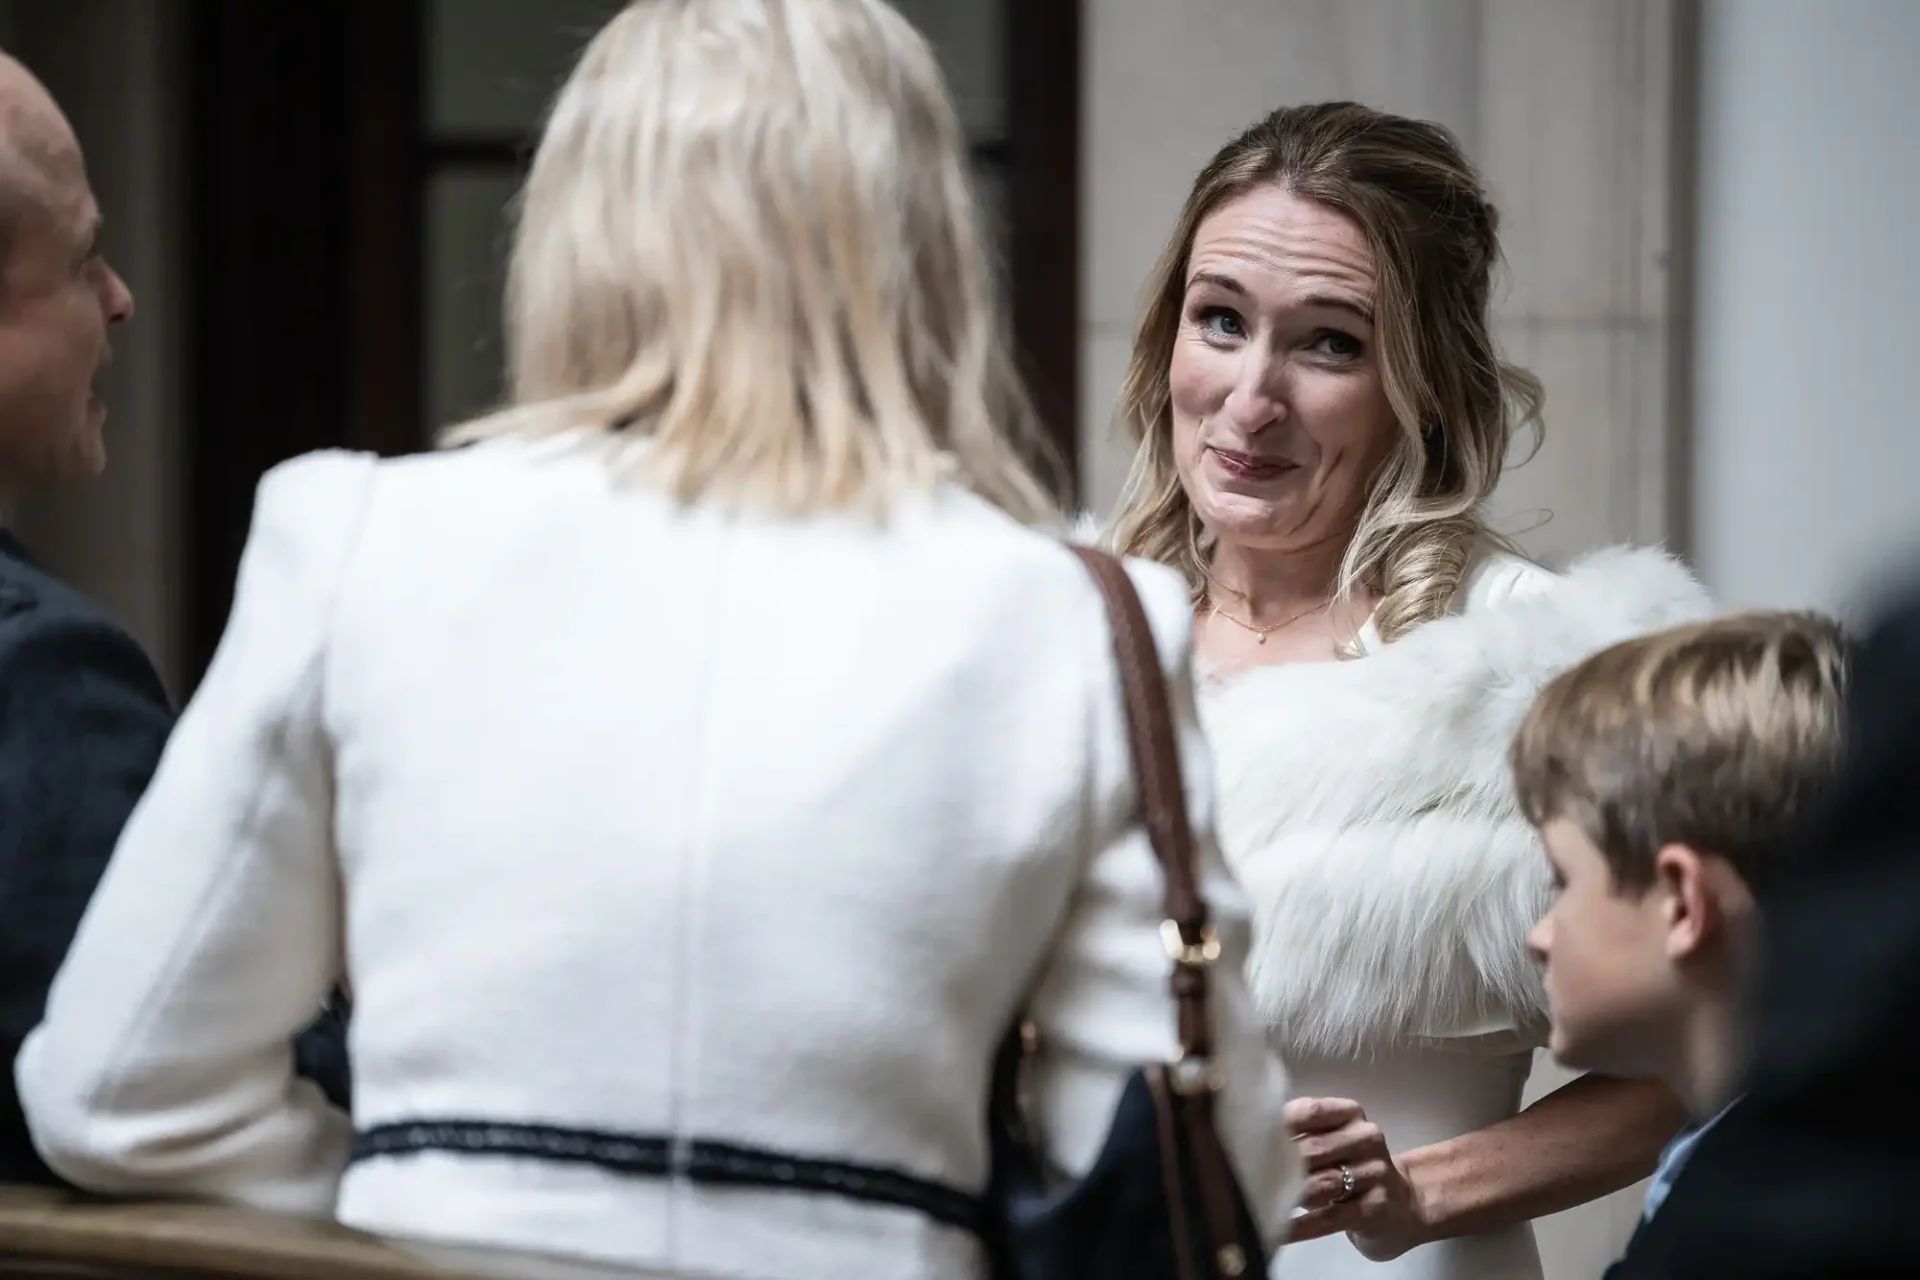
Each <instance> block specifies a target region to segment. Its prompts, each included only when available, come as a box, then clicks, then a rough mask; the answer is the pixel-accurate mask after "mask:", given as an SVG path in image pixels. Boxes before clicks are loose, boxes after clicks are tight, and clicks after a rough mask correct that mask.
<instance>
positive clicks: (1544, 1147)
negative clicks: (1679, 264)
mask: <svg viewBox="0 0 1920 1280" xmlns="http://www.w3.org/2000/svg"><path fill="white" fill-rule="evenodd" d="M1498 260H1499V240H1498V235H1497V216H1496V213H1495V210H1494V207H1493V205H1492V204H1491V202H1490V201H1489V200H1488V198H1487V195H1486V192H1485V190H1484V186H1483V184H1482V182H1481V180H1480V177H1479V175H1478V174H1477V173H1475V171H1474V169H1473V167H1472V165H1471V164H1470V163H1469V162H1468V160H1467V158H1466V157H1465V155H1464V154H1463V153H1462V152H1461V150H1460V148H1459V146H1458V145H1457V144H1456V142H1455V141H1454V140H1453V138H1452V137H1451V136H1449V135H1448V134H1447V133H1446V132H1445V131H1444V130H1442V129H1440V128H1438V127H1436V126H1434V125H1431V124H1425V123H1421V122H1418V121H1414V120H1408V119H1404V118H1401V117H1398V116H1393V115H1388V114H1386V113H1383V112H1379V111H1374V110H1371V109H1368V108H1366V107H1362V106H1359V105H1356V104H1352V103H1328V104H1320V105H1313V106H1302V107H1291V108H1287V109H1284V110H1280V111H1276V112H1274V113H1273V114H1272V115H1271V116H1269V117H1268V118H1266V119H1265V120H1262V121H1261V122H1259V123H1258V124H1256V125H1254V126H1253V127H1252V128H1250V129H1249V130H1247V131H1246V132H1245V133H1244V134H1243V135H1241V136H1240V137H1238V138H1235V139H1234V140H1233V141H1231V142H1229V143H1228V144H1227V145H1226V146H1224V147H1223V148H1222V149H1221V150H1220V152H1219V153H1218V154H1217V155H1216V156H1215V157H1214V159H1213V160H1212V162H1211V163H1209V164H1208V165H1207V167H1206V168H1205V169H1204V170H1203V171H1202V172H1201V173H1200V175H1199V177H1198V178H1197V179H1196V181H1195V182H1194V185H1193V189H1192V192H1191V194H1190V195H1189V197H1188V199H1187V203H1186V207H1185V208H1184V210H1183V211H1182V213H1181V215H1180V220H1179V223H1178V225H1177V226H1176V227H1175V229H1174V232H1173V236H1172V238H1171V240H1170V241H1169V243H1168V245H1167V248H1166V251H1165V253H1164V255H1163V256H1162V257H1161V259H1160V261H1159V264H1158V265H1157V266H1156V267H1155V269H1154V273H1153V276H1152V277H1151V279H1150V281H1149V282H1148V285H1147V290H1146V301H1145V310H1144V314H1143V316H1142V318H1141V321H1140V325H1139V328H1138V331H1137V334H1136V340H1135V346H1134V354H1133V362H1132V366H1131V368H1130V369H1129V371H1128V376H1127V379H1126V383H1125V388H1124V390H1123V392H1122V396H1121V406H1120V413H1121V417H1122V419H1123V421H1124V422H1125V423H1126V425H1127V426H1128V427H1130V428H1131V429H1132V431H1133V432H1134V434H1135V436H1136V438H1137V439H1138V441H1139V447H1138V451H1137V453H1136V455H1135V459H1134V464H1133V470H1132V473H1131V476H1130V478H1129V481H1128V485H1127V488H1126V491H1125V497H1124V499H1123V502H1122V507H1121V510H1120V511H1119V513H1118V515H1117V518H1116V525H1115V529H1114V538H1115V541H1116V542H1117V546H1118V549H1119V550H1121V551H1122V552H1125V553H1127V554H1132V555H1138V556H1144V557H1149V558H1152V559H1155V560H1160V561H1163V562H1165V563H1167V564H1169V565H1172V566H1174V567H1175V568H1177V569H1179V570H1180V572H1181V575H1182V577H1183V578H1184V579H1185V580H1186V583H1187V586H1188V589H1189V593H1190V602H1191V605H1192V607H1193V609H1194V611H1195V615H1196V622H1195V624H1194V626H1195V648H1196V663H1197V665H1198V666H1199V668H1200V671H1201V679H1202V691H1201V695H1200V708H1201V718H1202V722H1203V724H1204V725H1205V726H1206V729H1207V733H1208V738H1209V741H1210V744H1211V746H1212V748H1213V751H1214V753H1215V760H1216V767H1217V768H1218V771H1219V772H1218V779H1219V788H1220V789H1219V796H1218V802H1219V805H1220V809H1219V814H1220V832H1221V843H1222V846H1223V847H1224V848H1225V850H1226V852H1227V856H1228V860H1229V862H1230V864H1231V865H1232V866H1233V867H1234V869H1235V871H1236V872H1237V873H1238V874H1239V876H1240V878H1241V880H1242V882H1243V883H1244V884H1245V885H1246V887H1247V891H1248V893H1249V895H1250V896H1251V897H1252V898H1253V900H1254V911H1255V931H1254V951H1253V954H1252V957H1251V959H1250V964H1249V971H1248V979H1249V983H1250V985H1251V986H1252V988H1253V991H1254V997H1255V1000H1256V1002H1257V1003H1258V1005H1259V1007H1260V1010H1261V1013H1262V1015H1263V1016H1264V1019H1265V1021H1266V1024H1267V1027H1268V1030H1269V1034H1270V1037H1271V1040H1272V1043H1273V1044H1274V1046H1275V1047H1276V1048H1278V1049H1279V1050H1280V1051H1281V1054H1282V1056H1283V1057H1284V1058H1285V1059H1286V1061H1287V1064H1288V1068H1289V1070H1290V1071H1291V1072H1292V1073H1293V1075H1294V1078H1295V1081H1296V1085H1297V1087H1298V1088H1299V1089H1300V1090H1301V1091H1302V1092H1303V1093H1304V1094H1305V1095H1307V1096H1304V1097H1302V1098H1300V1099H1298V1100H1296V1101H1295V1102H1294V1103H1292V1104H1291V1105H1290V1108H1289V1127H1290V1129H1291V1131H1292V1133H1293V1136H1294V1137H1295V1138H1296V1139H1297V1140H1298V1145H1299V1148H1300V1150H1301V1152H1302V1154H1303V1155H1304V1156H1305V1157H1306V1163H1307V1168H1308V1170H1309V1176H1308V1181H1307V1190H1306V1194H1305V1197H1304V1205H1305V1209H1306V1212H1305V1214H1304V1216H1302V1217H1301V1218H1299V1219H1298V1220H1297V1221H1296V1223H1295V1227H1294V1230H1293V1232H1292V1234H1291V1237H1290V1238H1291V1239H1293V1240H1295V1241H1299V1242H1301V1243H1295V1244H1290V1245H1289V1247H1288V1249H1287V1253H1286V1256H1285V1257H1284V1258H1283V1259H1282V1260H1281V1263H1280V1267H1279V1270H1278V1272H1277V1274H1278V1275H1280V1276H1282V1277H1304V1278H1310V1280H1331V1278H1333V1277H1349V1276H1351V1277H1386V1276H1392V1277H1395V1280H1524V1278H1527V1277H1537V1276H1538V1275H1539V1266H1540V1264H1539V1259H1538V1256H1537V1253H1536V1251H1535V1247H1534V1244H1533V1241H1532V1237H1531V1232H1530V1230H1529V1229H1528V1227H1527V1225H1526V1224H1527V1222H1528V1221H1529V1220H1530V1219H1532V1218H1535V1217H1539V1216H1542V1215H1545V1214H1548V1213H1552V1212H1555V1211H1557V1210H1560V1209H1564V1208H1567V1207H1569V1206H1572V1205H1575V1204H1579V1203H1582V1202H1584V1201H1587V1200H1590V1199H1592V1198H1594V1197H1596V1196H1599V1195H1602V1194H1604V1193H1606V1192H1609V1191H1612V1190H1614V1189H1617V1188H1620V1187H1623V1186H1625V1185H1627V1184H1628V1183H1630V1182H1631V1181H1633V1180H1634V1179H1635V1178H1638V1177H1640V1176H1642V1175H1644V1174H1645V1173H1648V1172H1650V1171H1651V1169H1652V1166H1653V1161H1654V1157H1655V1154H1656V1153H1657V1152H1658V1150H1659V1149H1660V1146H1661V1145H1662V1143H1663V1142H1664V1141H1665V1140H1666V1138H1668V1137H1669V1136H1671V1134H1672V1133H1673V1131H1674V1130H1675V1129H1676V1128H1677V1127H1678V1125H1679V1123H1680V1121H1681V1114H1680V1112H1679V1109H1678V1106H1677V1104H1676V1103H1675V1102H1674V1100H1673V1099H1672V1098H1671V1097H1669V1096H1667V1095H1666V1094H1665V1093H1664V1091H1663V1090H1661V1089H1660V1088H1659V1087H1658V1086H1654V1085H1648V1084H1642V1083H1638V1082H1627V1081H1619V1080H1602V1079H1598V1078H1586V1079H1581V1080H1577V1081H1575V1082H1573V1083H1572V1084H1570V1085H1568V1086H1566V1087H1564V1088H1562V1089H1560V1090H1559V1091H1557V1092H1555V1093H1553V1094H1551V1095H1550V1096H1548V1097H1546V1098H1543V1099H1541V1100H1540V1101H1539V1102H1537V1103H1535V1104H1534V1105H1533V1106H1532V1107H1530V1108H1528V1109H1527V1110H1526V1111H1525V1112H1520V1109H1519V1104H1520V1099H1521V1089H1522V1086H1523V1085H1524V1084H1525V1082H1526V1079H1527V1075H1528V1071H1529V1067H1530V1063H1531V1061H1532V1052H1533V1050H1534V1048H1535V1047H1536V1046H1538V1045H1540V1044H1542V1043H1543V1042H1544V1031H1545V1020H1546V1003H1545V999H1544V994H1543V992H1542V990H1541V987H1540V983H1539V979H1538V974H1537V973H1536V971H1535V968H1534V964H1533V961H1532V959H1531V957H1530V956H1529V955H1528V952H1527V948H1526V941H1525V939H1526V934H1527V930H1528V928H1529V927H1530V926H1531V925H1532V923H1533V921H1534V920H1535V918H1536V917H1537V916H1538V915H1539V914H1540V912H1541V910H1542V909H1543V908H1544V906H1545V904H1546V901H1547V898H1548V895H1549V894H1550V892H1551V885H1550V882H1549V874H1550V873H1549V867H1548V863H1547V861H1546V859H1545V857H1544V855H1543V854H1542V852H1541V851H1540V849H1539V847H1538V844H1537V841H1536V838H1535V836H1534V833H1533V832H1532V830H1531V829H1530V828H1529V826H1528V825H1527V823H1526V821H1525V820H1524V818H1523V817H1522V816H1521V815H1520V813H1519V812H1518V810H1517V808H1516V805H1515V800H1514V796H1513V790H1512V784H1511V780H1510V778H1509V777H1508V774H1507V763H1506V761H1507V748H1508V745H1509V743H1510V741H1511V739H1512V736H1513V733H1514V731H1515V730H1516V729H1517V727H1518V725H1519V723H1520V721H1521V719H1522V717H1523V716H1524V714H1525V712H1526V710H1527V707H1528V705H1529V703H1530V702H1531V700H1532V697H1533V694H1534V692H1535V691H1536V690H1537V689H1539V688H1540V686H1541V685H1543V684H1544V683H1545V682H1546V681H1547V680H1548V679H1549V678H1550V677H1551V676H1552V675H1553V674H1555V673H1556V672H1558V671H1560V670H1562V669H1563V668H1565V667H1567V666H1570V665H1572V664H1573V663H1574V662H1576V661H1578V660H1579V659H1580V658H1582V657H1584V656H1586V655H1587V654H1588V653H1591V652H1593V651H1595V650H1597V649H1600V648H1602V647H1604V646H1605V645H1607V644H1609V643H1611V642H1613V641H1615V640H1618V639H1622V638H1624V637H1626V636H1629V635H1632V634H1634V633H1636V632H1642V631H1648V630H1652V629H1655V628H1659V627H1662V626H1665V625H1668V624H1670V623H1675V622H1679V621H1682V620H1684V619H1687V618H1693V617H1698V616H1700V615H1701V614H1702V613H1704V612H1705V611H1706V610H1707V601H1706V599H1705V597H1704V595H1703V594H1702V592H1701V590H1700V588H1699V587H1698V586H1697V585H1696V584H1695V582H1694V581H1693V579H1692V578H1691V577H1690V576H1689V574H1688V573H1687V572H1686V571H1685V570H1684V569H1683V568H1681V567H1680V566H1679V565H1678V564H1676V563H1675V562H1673V561H1672V560H1670V559H1668V558H1667V557H1666V556H1665V555H1663V554H1662V553H1660V552H1658V551H1654V550H1631V549H1616V550H1611V551H1606V552H1602V553H1599V554H1596V555H1594V556H1593V557H1591V558H1589V559H1587V560H1585V561H1583V562H1581V563H1579V564H1577V565H1575V566H1573V567H1572V569H1571V570H1570V571H1568V572H1565V573H1556V572H1551V571H1549V570H1547V569H1545V568H1543V567H1540V566H1538V565H1536V564H1533V563H1530V562H1529V561H1528V560H1527V559H1525V558H1524V557H1523V556H1521V555H1519V554H1518V553H1517V552H1516V551H1515V550H1514V549H1513V548H1512V547H1511V546H1509V545H1508V544H1507V543H1506V542H1505V541H1504V540H1502V539H1501V538H1499V537H1497V536H1496V535H1495V534H1494V532H1493V531H1492V530H1491V529H1489V528H1488V525H1487V520H1486V515H1485V504H1486V501H1487V499H1488V497H1489V496H1490V495H1491V494H1492V493H1493V489H1494V486H1495V484H1496V482H1497V481H1498V479H1499V477H1500V474H1501V470H1502V468H1503V466H1504V465H1505V463H1506V460H1507V455H1508V448H1509V444H1510V443H1511V441H1512V438H1513V436H1514V435H1515V433H1516V431H1518V430H1520V429H1523V428H1526V427H1529V426H1534V425H1537V423H1538V409H1539V404H1540V388H1539V384H1538V383H1537V382H1535V380H1534V379H1533V378H1532V377H1530V376H1529V375H1527V374H1526V373H1524V372H1523V371H1521V370H1519V369H1516V368H1514V367H1512V366H1510V365H1507V364H1504V363H1502V361H1501V360H1500V359H1499V357H1498V355H1497V353H1496V351H1495V348H1494V343H1493V337H1492V329H1491V318H1490V315H1489V309H1490V299H1491V294H1492V279H1493V273H1494V268H1495V266H1496V264H1497V262H1498ZM1389 1260H1397V1261H1389ZM1380 1261H1388V1265H1384V1266H1381V1265H1377V1263H1378V1262H1380Z"/></svg>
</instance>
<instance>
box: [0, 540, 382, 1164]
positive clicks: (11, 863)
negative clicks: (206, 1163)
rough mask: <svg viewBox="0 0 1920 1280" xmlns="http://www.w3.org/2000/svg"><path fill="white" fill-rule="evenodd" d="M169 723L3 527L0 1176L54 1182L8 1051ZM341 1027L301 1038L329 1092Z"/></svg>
mask: <svg viewBox="0 0 1920 1280" xmlns="http://www.w3.org/2000/svg"><path fill="white" fill-rule="evenodd" d="M172 728H173V708H172V706H171V704H170V703H169V702H168V700H167V694H166V690H165V689H164V688H163V687H162V686H161V684H160V679H159V677H158V676H156V675H155V674H154V670H153V666H152V664H151V663H149V662H148V661H147V658H146V655H145V654H144V653H142V652H141V650H140V646H139V645H138V644H136V643H135V642H134V640H133V638H132V637H131V636H129V635H128V634H127V633H126V632H125V631H124V630H122V629H121V628H120V627H118V626H117V625H115V624H114V622H113V621H112V620H111V619H110V618H108V617H107V615H106V614H105V613H103V612H102V611H101V610H100V609H99V608H97V607H96V606H95V605H93V604H92V603H91V602H90V601H88V600H87V599H86V598H85V597H83V596H81V595H80V594H79V593H78V592H76V591H73V590H72V589H70V588H69V587H67V586H66V585H64V584H63V583H61V582H60V581H58V580H57V579H55V578H53V577H52V576H51V575H49V574H47V573H46V572H44V571H43V570H42V569H41V568H40V567H39V566H38V565H36V564H35V563H34V562H33V561H32V559H31V558H30V557H29V556H28V555H27V553H26V551H25V550H24V549H23V548H22V547H21V546H20V544H19V543H18V542H17V541H16V540H15V539H14V538H13V536H12V535H11V534H8V533H7V532H6V531H5V530H3V529H0V1068H4V1070H0V1182H31V1183H53V1182H56V1181H57V1179H56V1178H55V1177H54V1175H53V1174H52V1173H51V1172H50V1171H49V1170H48V1169H47V1167H46V1165H45V1164H44V1163H43V1162H42V1161H41V1159H40V1157H39V1155H38V1154H37V1153H36V1152H35V1151H34V1149H33V1144H32V1143H31V1141H29V1139H28V1136H27V1130H26V1124H25V1121H24V1120H23V1119H22V1117H21V1114H20V1099H19V1096H18V1093H17V1092H16V1089H15V1085H14V1078H13V1061H14V1058H15V1056H16V1055H17V1054H18V1053H19V1051H20V1042H21V1041H22V1040H24V1039H25V1038H26V1035H27V1033H28V1032H29V1031H31V1030H32V1029H33V1028H34V1026H35V1025H36V1024H37V1023H38V1022H39V1021H40V1018H41V1015H42V1014H43V1013H44V1012H45V1010H46V1003H47V989H48V987H49V986H50V984H51V983H52V981H53V976H54V974H55V973H56V972H57V971H58V970H59V968H60V962H61V961H62V960H63V959H64V958H65V957H66V954H67V947H68V946H69V945H70V944H71V943H72V941H73V935H74V931H75V930H76V929H77V928H78V927H79V924H80V917H81V914H82V913H83V912H84V911H85V910H86V906H87V901H88V899H90V898H91V897H92V896H93V890H94V886H95V885H97V884H98V883H99V881H100V876H101V873H102V872H103V871H104V870H105V869H106V865H107V859H108V858H109V856H110V855H111V854H112V853H113V846H114V844H115V842H116V841H118V839H119V838H120V828H121V827H122V826H124V825H125V824H126V821H127V817H128V815H129V814H131V813H132V811H133V807H134V805H135V803H136V802H138V800H139V799H140V796H141V794H142V793H143V792H144V791H145V790H146V787H147V782H148V780H149V779H151V778H152V776H153V771H154V768H155V766H156V765H158V764H159V761H160V752H161V749H162V748H163V747H164V746H165V745H166V741H167V735H168V733H169V732H171V730H172ZM341 1037H342V1029H341V1026H340V1023H339V1020H338V1019H337V1018H334V1019H322V1020H321V1022H320V1023H318V1024H316V1026H315V1028H314V1029H313V1030H312V1031H310V1032H308V1033H307V1034H306V1035H304V1036H303V1037H302V1038H301V1043H300V1044H299V1045H298V1046H296V1049H297V1054H296V1056H297V1059H298V1061H299V1062H300V1064H301V1066H302V1068H303V1070H304V1071H305V1072H306V1073H307V1074H309V1075H311V1076H313V1077H314V1078H315V1079H317V1080H318V1081H319V1083H320V1084H321V1085H322V1087H324V1088H327V1090H328V1092H329V1094H330V1095H332V1096H333V1097H334V1098H335V1101H336V1102H338V1101H341V1100H342V1099H343V1098H344V1094H345V1088H346V1085H345V1079H344V1076H345V1064H346V1055H345V1050H344V1047H343V1045H342V1040H341Z"/></svg>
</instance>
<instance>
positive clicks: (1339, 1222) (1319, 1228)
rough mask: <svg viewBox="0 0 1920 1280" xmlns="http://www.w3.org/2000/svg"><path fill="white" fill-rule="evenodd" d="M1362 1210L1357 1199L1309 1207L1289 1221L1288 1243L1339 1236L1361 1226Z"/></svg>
mask: <svg viewBox="0 0 1920 1280" xmlns="http://www.w3.org/2000/svg"><path fill="white" fill-rule="evenodd" d="M1360 1222H1361V1210H1360V1205H1359V1203H1358V1202H1357V1201H1349V1202H1348V1203H1346V1204H1334V1205H1328V1206H1326V1207H1325V1208H1321V1209H1309V1210H1307V1211H1306V1212H1305V1213H1302V1214H1298V1215H1296V1216H1295V1217H1293V1218H1291V1219H1289V1220H1288V1221H1287V1243H1288V1244H1299V1243H1301V1242H1303V1241H1306V1240H1318V1239H1319V1238H1320V1237H1321V1236H1337V1235H1339V1234H1341V1233H1342V1232H1345V1231H1352V1230H1355V1229H1356V1228H1358V1227H1359V1226H1360Z"/></svg>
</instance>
